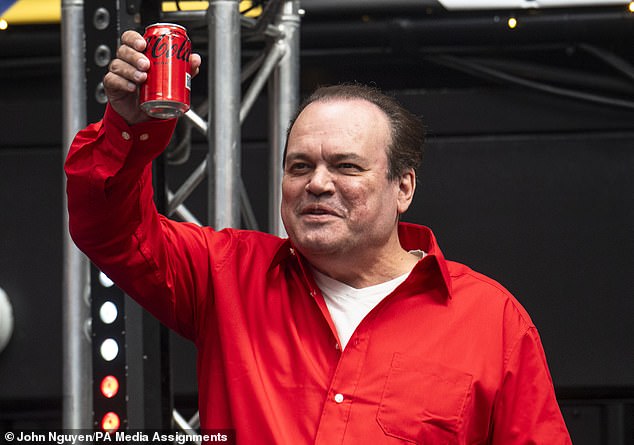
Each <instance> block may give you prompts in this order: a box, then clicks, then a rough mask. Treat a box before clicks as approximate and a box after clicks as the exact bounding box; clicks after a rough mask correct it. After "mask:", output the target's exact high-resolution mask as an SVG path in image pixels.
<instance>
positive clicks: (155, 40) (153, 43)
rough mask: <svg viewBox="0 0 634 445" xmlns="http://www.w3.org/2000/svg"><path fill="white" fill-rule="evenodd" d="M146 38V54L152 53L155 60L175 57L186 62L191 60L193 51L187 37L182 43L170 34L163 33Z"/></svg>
mask: <svg viewBox="0 0 634 445" xmlns="http://www.w3.org/2000/svg"><path fill="white" fill-rule="evenodd" d="M145 40H146V42H147V47H146V48H145V54H148V55H150V56H151V57H152V58H153V59H154V60H156V59H163V58H164V59H170V58H172V57H175V58H176V59H178V60H182V61H184V62H188V61H189V56H190V54H191V52H192V51H191V48H190V47H189V45H188V44H187V43H188V41H187V40H186V39H182V40H181V43H180V45H179V44H178V42H176V41H174V40H172V39H170V35H169V34H162V35H160V36H157V35H151V36H147V37H146V38H145Z"/></svg>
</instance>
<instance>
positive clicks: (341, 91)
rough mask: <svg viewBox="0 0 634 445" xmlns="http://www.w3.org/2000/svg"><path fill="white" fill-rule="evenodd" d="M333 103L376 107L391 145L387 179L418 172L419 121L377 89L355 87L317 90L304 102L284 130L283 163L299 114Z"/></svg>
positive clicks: (421, 132) (422, 132)
mask: <svg viewBox="0 0 634 445" xmlns="http://www.w3.org/2000/svg"><path fill="white" fill-rule="evenodd" d="M336 99H343V100H353V99H361V100H366V101H368V102H370V103H373V104H374V105H376V106H377V107H379V108H380V109H381V110H382V111H383V113H385V115H386V116H387V118H388V121H389V124H390V131H391V141H390V145H389V147H387V156H388V165H389V167H388V168H389V171H388V179H390V180H394V179H396V178H398V177H400V176H401V175H402V174H403V173H404V172H405V171H406V170H407V169H410V168H412V169H414V170H415V171H417V170H418V167H420V164H421V161H422V159H423V145H424V142H425V128H424V126H423V122H422V120H421V119H420V118H419V117H417V116H415V115H414V114H412V113H411V112H409V111H408V110H407V109H405V108H404V107H403V106H402V105H401V104H400V103H399V102H398V101H397V100H396V99H394V98H393V97H391V96H388V95H386V94H384V93H383V92H381V91H380V90H379V89H378V88H375V87H372V86H368V85H363V84H356V83H354V84H340V85H332V86H325V87H320V88H318V89H317V90H315V92H314V93H312V94H311V95H310V96H309V97H308V98H307V99H306V100H304V102H303V103H302V104H301V105H300V107H299V109H298V111H297V113H296V114H295V117H294V118H293V120H292V121H291V124H290V125H289V127H288V131H287V133H286V146H285V147H284V160H285V159H286V151H287V148H288V136H289V134H290V132H291V129H292V128H293V124H294V123H295V121H296V120H297V118H298V117H299V115H300V114H301V112H302V111H303V110H304V109H305V108H306V107H307V106H308V105H310V104H311V103H313V102H328V101H330V100H336Z"/></svg>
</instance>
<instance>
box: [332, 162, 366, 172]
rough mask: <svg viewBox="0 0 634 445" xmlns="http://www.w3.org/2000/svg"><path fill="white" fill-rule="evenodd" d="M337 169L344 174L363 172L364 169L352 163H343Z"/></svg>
mask: <svg viewBox="0 0 634 445" xmlns="http://www.w3.org/2000/svg"><path fill="white" fill-rule="evenodd" d="M337 168H338V169H339V170H342V171H344V172H349V173H352V172H362V171H363V169H362V168H361V167H360V166H358V165H357V164H353V163H352V162H342V163H340V164H338V165H337Z"/></svg>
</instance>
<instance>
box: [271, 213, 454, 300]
mask: <svg viewBox="0 0 634 445" xmlns="http://www.w3.org/2000/svg"><path fill="white" fill-rule="evenodd" d="M398 236H399V239H400V242H401V245H402V246H403V248H404V249H406V250H422V251H424V252H425V253H426V255H425V257H424V258H423V259H422V260H420V261H419V263H418V264H417V265H416V267H415V268H414V271H413V274H414V273H416V275H418V276H423V277H426V278H429V275H428V274H429V273H431V274H432V275H433V276H434V277H435V278H437V279H438V290H439V291H440V292H441V294H442V297H444V298H451V277H450V275H449V269H448V268H447V262H446V260H445V257H444V256H443V254H442V251H441V250H440V247H438V243H437V241H436V237H435V236H434V234H433V232H432V231H431V229H430V228H428V227H425V226H420V225H417V224H412V223H406V222H401V223H399V226H398ZM289 257H297V259H298V261H299V262H300V263H302V261H304V262H305V261H306V260H305V259H303V258H302V257H301V255H299V252H297V250H296V249H295V248H294V247H293V244H292V242H291V241H290V240H289V239H285V240H284V241H283V242H282V243H281V244H280V246H279V248H278V250H277V252H276V253H275V256H274V257H273V259H272V261H271V266H270V269H273V268H275V267H277V266H278V265H279V264H280V263H281V262H283V261H285V260H286V259H288V258H289Z"/></svg>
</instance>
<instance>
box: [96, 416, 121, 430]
mask: <svg viewBox="0 0 634 445" xmlns="http://www.w3.org/2000/svg"><path fill="white" fill-rule="evenodd" d="M120 426H121V420H120V419H119V416H118V415H117V414H116V413H113V412H112V411H110V412H108V413H106V414H104V416H103V419H101V429H102V430H104V431H106V432H107V433H113V432H115V431H117V430H118V429H119V427H120Z"/></svg>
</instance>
